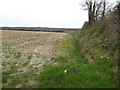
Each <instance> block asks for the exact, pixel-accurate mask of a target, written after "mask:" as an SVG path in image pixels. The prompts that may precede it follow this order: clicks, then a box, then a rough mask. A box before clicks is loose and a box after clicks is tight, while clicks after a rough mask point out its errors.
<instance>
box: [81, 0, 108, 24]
mask: <svg viewBox="0 0 120 90" xmlns="http://www.w3.org/2000/svg"><path fill="white" fill-rule="evenodd" d="M106 5H107V2H106V0H100V1H99V0H86V1H85V4H84V5H83V7H86V8H85V9H84V10H88V17H89V18H88V19H89V24H92V23H93V22H94V21H96V20H97V19H98V18H99V17H104V16H105V11H106Z"/></svg>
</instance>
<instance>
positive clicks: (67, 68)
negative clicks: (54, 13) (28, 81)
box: [34, 34, 117, 88]
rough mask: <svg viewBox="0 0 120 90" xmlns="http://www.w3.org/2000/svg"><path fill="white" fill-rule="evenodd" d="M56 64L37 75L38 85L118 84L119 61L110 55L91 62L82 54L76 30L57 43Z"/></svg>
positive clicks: (66, 86) (87, 85)
mask: <svg viewBox="0 0 120 90" xmlns="http://www.w3.org/2000/svg"><path fill="white" fill-rule="evenodd" d="M56 48H57V49H56V50H57V51H56V52H55V53H56V57H55V58H53V60H54V62H55V63H56V65H54V66H52V67H49V68H46V69H45V70H44V71H43V72H42V73H41V74H40V75H38V76H37V77H36V80H37V81H38V82H39V83H38V84H36V85H35V86H34V87H37V88H41V87H42V88H63V87H64V88H87V87H88V88H98V87H99V88H103V87H104V88H107V87H108V88H110V87H111V88H113V87H116V86H117V74H116V73H115V72H114V71H113V68H115V66H116V65H117V63H116V62H115V61H114V60H112V59H110V58H107V57H102V58H99V60H97V61H96V62H95V63H89V62H88V60H87V59H86V58H85V56H84V55H83V54H82V52H81V49H80V47H79V43H78V42H77V40H76V39H75V36H74V34H72V35H69V36H68V37H66V38H65V39H64V40H63V41H59V42H57V44H56Z"/></svg>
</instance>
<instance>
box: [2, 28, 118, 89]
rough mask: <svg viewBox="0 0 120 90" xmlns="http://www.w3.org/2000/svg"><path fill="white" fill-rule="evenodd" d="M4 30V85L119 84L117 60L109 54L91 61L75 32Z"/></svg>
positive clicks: (51, 86)
mask: <svg viewBox="0 0 120 90" xmlns="http://www.w3.org/2000/svg"><path fill="white" fill-rule="evenodd" d="M1 32H2V66H1V67H2V72H1V73H2V87H3V88H86V87H88V88H101V87H102V88H103V87H105V88H110V87H111V88H114V87H117V71H116V70H117V68H116V66H117V62H116V61H115V60H114V59H112V58H111V57H108V56H107V57H106V56H102V57H98V58H97V59H96V60H94V61H92V62H90V61H91V60H90V59H89V58H86V56H87V54H83V52H82V50H83V49H84V48H81V47H80V44H79V41H78V39H77V35H78V33H76V32H70V33H65V32H63V33H60V32H37V31H36V32H33V31H15V30H3V31H1ZM94 33H96V32H94ZM86 36H88V35H86ZM84 37H85V36H83V38H82V40H81V41H82V42H83V44H85V43H84V41H83V39H84ZM96 38H97V39H99V38H98V37H96ZM91 40H94V39H91ZM94 43H98V42H93V44H94ZM86 45H89V44H86ZM90 45H91V44H90ZM84 46H85V45H84ZM90 49H92V48H90ZM97 52H98V54H99V55H101V53H100V52H103V49H101V51H100V52H99V51H97ZM107 53H108V52H107V51H106V52H103V54H104V55H107Z"/></svg>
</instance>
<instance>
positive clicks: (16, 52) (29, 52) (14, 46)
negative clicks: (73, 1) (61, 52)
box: [2, 30, 68, 87]
mask: <svg viewBox="0 0 120 90" xmlns="http://www.w3.org/2000/svg"><path fill="white" fill-rule="evenodd" d="M67 35H68V34H67V33H55V32H32V31H10V30H4V31H2V72H3V73H4V72H10V73H11V72H12V73H11V74H10V76H14V75H18V74H22V73H27V72H29V71H30V70H31V71H33V72H35V73H38V74H39V73H40V72H41V71H42V70H43V67H44V66H47V65H48V66H50V65H51V64H53V61H52V60H51V58H53V57H54V56H55V51H56V50H55V48H54V47H55V43H56V42H57V41H60V40H62V39H63V38H64V37H66V36H67ZM58 48H59V47H58ZM8 81H9V80H8ZM6 83H7V81H6ZM3 85H4V86H6V87H7V84H3ZM16 87H17V86H16ZM18 87H19V85H18Z"/></svg>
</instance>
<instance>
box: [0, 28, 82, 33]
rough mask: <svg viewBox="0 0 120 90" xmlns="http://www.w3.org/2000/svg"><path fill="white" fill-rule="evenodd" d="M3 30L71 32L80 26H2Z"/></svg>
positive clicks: (77, 29)
mask: <svg viewBox="0 0 120 90" xmlns="http://www.w3.org/2000/svg"><path fill="white" fill-rule="evenodd" d="M2 30H19V31H45V32H69V31H79V30H80V28H48V27H2Z"/></svg>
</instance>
